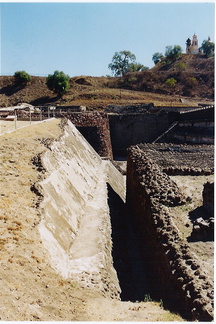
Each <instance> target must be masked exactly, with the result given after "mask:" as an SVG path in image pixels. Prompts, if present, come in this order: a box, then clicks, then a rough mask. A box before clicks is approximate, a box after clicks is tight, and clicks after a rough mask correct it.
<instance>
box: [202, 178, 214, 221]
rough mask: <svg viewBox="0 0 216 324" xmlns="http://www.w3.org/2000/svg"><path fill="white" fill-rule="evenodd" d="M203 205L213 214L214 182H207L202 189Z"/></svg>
mask: <svg viewBox="0 0 216 324" xmlns="http://www.w3.org/2000/svg"><path fill="white" fill-rule="evenodd" d="M203 207H204V208H205V209H206V210H207V212H208V213H209V215H210V216H214V183H210V182H207V183H206V184H205V185H204V189H203Z"/></svg>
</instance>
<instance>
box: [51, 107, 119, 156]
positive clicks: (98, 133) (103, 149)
mask: <svg viewBox="0 0 216 324" xmlns="http://www.w3.org/2000/svg"><path fill="white" fill-rule="evenodd" d="M56 117H61V118H62V117H65V118H68V119H69V120H70V121H71V122H72V123H73V124H74V125H75V126H76V127H77V129H78V130H79V131H80V132H81V134H82V135H83V136H84V137H85V138H86V139H87V141H88V142H89V143H90V144H91V145H92V147H93V148H94V149H95V151H96V152H97V153H98V154H99V155H100V156H101V157H106V158H109V159H111V160H112V158H113V155H112V147H111V140H110V128H109V120H108V117H107V114H104V113H99V112H88V113H56Z"/></svg>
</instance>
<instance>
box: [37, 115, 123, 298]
mask: <svg viewBox="0 0 216 324" xmlns="http://www.w3.org/2000/svg"><path fill="white" fill-rule="evenodd" d="M49 148H50V150H48V151H46V152H45V153H44V154H43V156H42V164H43V167H44V169H45V170H46V173H45V179H44V180H43V181H41V182H40V188H41V189H40V192H41V195H43V201H42V203H41V205H40V207H41V210H42V221H41V223H40V226H39V229H40V233H41V237H42V241H43V243H44V246H45V248H46V249H47V251H48V255H49V257H50V262H51V265H52V266H53V268H55V269H56V271H57V272H59V273H60V274H61V275H62V276H64V277H65V278H71V280H73V281H75V282H79V284H80V285H81V286H85V287H89V288H91V289H96V290H98V291H100V292H102V293H103V294H104V295H109V296H111V297H114V298H119V293H120V288H119V284H118V279H117V275H116V272H115V270H114V268H113V264H112V257H111V249H112V243H111V225H110V217H109V208H108V203H107V182H109V183H110V185H111V186H112V187H113V189H114V190H115V191H116V192H117V193H118V194H119V195H120V196H121V198H122V199H125V186H124V179H123V176H122V175H121V174H120V173H119V172H118V171H117V170H116V169H115V168H114V167H113V166H110V161H106V160H104V161H103V160H102V159H101V158H100V156H99V155H98V154H97V153H96V152H95V151H94V149H93V148H92V147H91V146H90V145H89V144H88V142H87V141H86V140H85V139H84V137H83V136H82V135H81V134H80V133H79V132H78V130H77V129H76V128H75V126H74V125H73V124H72V123H71V122H69V121H68V122H67V124H66V125H65V126H64V134H63V136H62V137H61V138H60V140H59V141H57V142H54V143H53V144H51V146H50V147H49Z"/></svg>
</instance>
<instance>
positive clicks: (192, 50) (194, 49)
mask: <svg viewBox="0 0 216 324" xmlns="http://www.w3.org/2000/svg"><path fill="white" fill-rule="evenodd" d="M198 53H199V49H198V39H197V35H196V34H194V35H193V39H192V44H191V47H190V54H198Z"/></svg>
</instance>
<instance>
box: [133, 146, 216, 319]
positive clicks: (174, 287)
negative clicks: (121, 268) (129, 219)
mask: <svg viewBox="0 0 216 324" xmlns="http://www.w3.org/2000/svg"><path fill="white" fill-rule="evenodd" d="M157 179H158V180H159V181H158V180H157ZM155 180H156V181H155ZM149 183H151V186H149ZM167 183H168V181H167V178H166V177H164V180H163V173H162V171H160V169H158V168H157V167H155V164H154V163H153V161H152V160H150V159H149V158H148V156H146V155H145V153H144V152H143V151H142V150H140V149H139V148H137V147H131V148H130V149H129V152H128V165H127V203H128V204H129V205H130V208H131V213H132V215H133V218H134V220H135V224H136V226H137V229H138V233H139V237H140V241H141V242H142V247H143V253H144V255H145V257H146V260H148V263H149V271H151V274H152V275H153V276H154V277H155V278H156V279H157V281H156V280H155V282H157V286H156V287H155V289H156V290H157V293H158V295H159V296H160V297H161V298H162V300H163V302H164V305H169V307H170V308H172V309H174V310H176V311H178V312H179V313H180V314H182V315H183V316H184V317H185V318H187V319H189V320H191V319H193V320H199V321H211V320H213V286H212V284H211V282H210V280H209V279H208V276H206V275H205V274H204V273H202V272H201V271H200V265H199V260H197V259H196V257H195V256H194V255H193V254H192V253H191V252H190V249H189V246H188V244H187V242H186V241H184V240H183V239H181V237H180V235H179V232H178V229H177V227H176V226H175V224H174V222H173V220H172V218H171V216H170V215H169V212H168V208H167V207H166V205H167V204H169V205H170V201H169V200H170V199H169V196H171V197H172V200H171V203H172V204H173V203H175V202H176V203H180V201H182V200H180V201H179V198H180V196H179V192H178V191H176V193H177V200H175V199H174V197H175V187H173V186H172V184H171V182H170V185H167ZM160 190H161V193H163V196H165V197H167V199H164V200H161V199H160V195H159V194H158V192H159V191H160ZM173 194H174V196H173ZM182 202H183V201H182Z"/></svg>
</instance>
